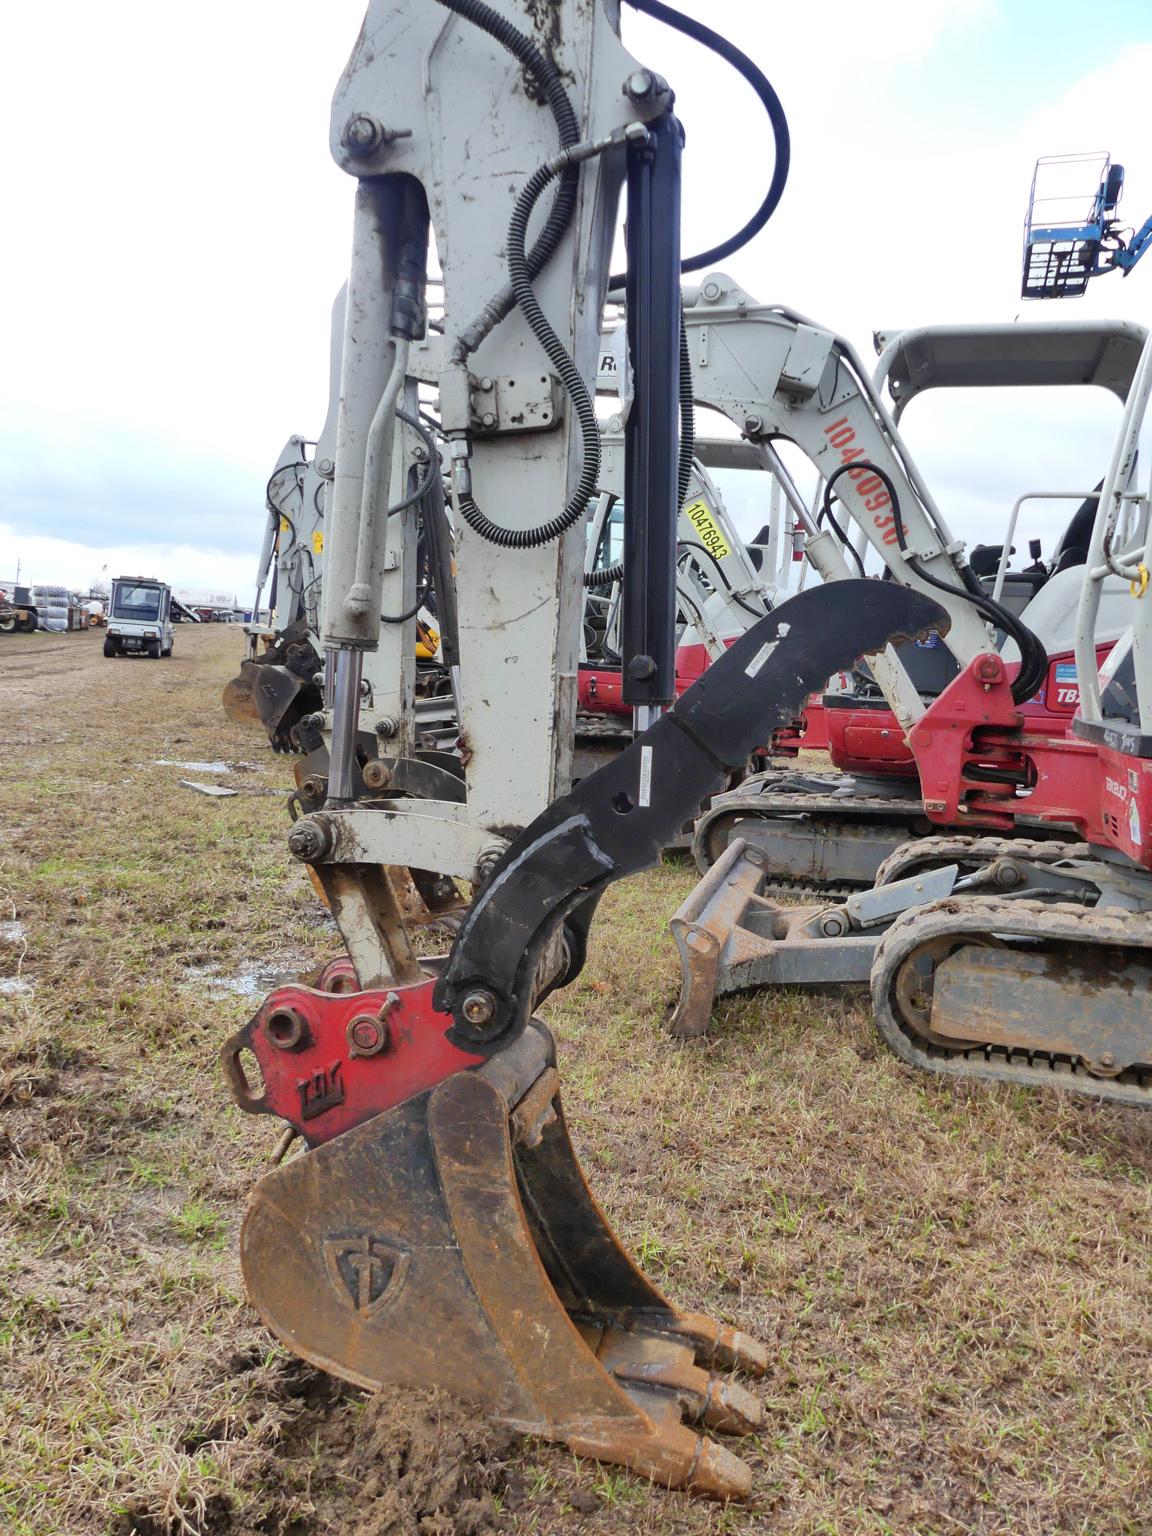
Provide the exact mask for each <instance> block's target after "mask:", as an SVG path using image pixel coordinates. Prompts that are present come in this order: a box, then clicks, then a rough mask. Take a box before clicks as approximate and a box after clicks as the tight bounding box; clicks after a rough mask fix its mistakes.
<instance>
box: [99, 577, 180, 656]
mask: <svg viewBox="0 0 1152 1536" xmlns="http://www.w3.org/2000/svg"><path fill="white" fill-rule="evenodd" d="M171 609H172V589H171V587H169V586H168V585H167V584H166V583H165V582H163V581H157V580H156V579H155V577H152V576H117V578H116V580H115V581H114V582H113V583H112V602H111V604H110V606H109V609H108V633H107V634H106V635H105V637H104V654H105V656H131V655H133V654H135V655H139V656H148V657H151V658H152V660H153V661H155V660H158V659H159V658H160V657H161V656H171V654H172V643H173V634H172V614H171Z"/></svg>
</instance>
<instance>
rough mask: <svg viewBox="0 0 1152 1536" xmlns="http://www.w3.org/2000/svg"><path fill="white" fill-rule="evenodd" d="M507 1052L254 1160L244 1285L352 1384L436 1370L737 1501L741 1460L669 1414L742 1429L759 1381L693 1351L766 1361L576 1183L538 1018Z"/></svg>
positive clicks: (647, 1469) (523, 1421)
mask: <svg viewBox="0 0 1152 1536" xmlns="http://www.w3.org/2000/svg"><path fill="white" fill-rule="evenodd" d="M515 1050H516V1051H517V1052H518V1053H519V1056H520V1058H521V1065H522V1067H523V1068H524V1070H521V1071H518V1072H514V1071H510V1070H509V1064H508V1062H507V1061H501V1059H500V1058H499V1057H497V1058H494V1059H493V1060H492V1061H491V1062H490V1063H488V1064H487V1065H485V1066H484V1067H483V1068H480V1069H478V1070H476V1071H470V1072H460V1073H457V1074H456V1075H455V1076H452V1077H449V1078H447V1079H445V1080H444V1081H443V1082H441V1083H439V1084H437V1085H436V1086H435V1087H433V1088H431V1089H429V1090H428V1091H426V1092H424V1093H420V1094H417V1095H416V1096H414V1097H413V1098H411V1099H408V1100H407V1101H405V1102H404V1103H403V1104H400V1105H398V1106H397V1107H396V1108H394V1109H390V1110H388V1111H386V1112H385V1113H384V1114H381V1115H378V1116H376V1117H375V1118H374V1119H372V1120H369V1121H367V1122H365V1123H364V1124H362V1125H360V1126H357V1127H356V1128H355V1129H354V1130H351V1131H347V1132H345V1133H344V1134H343V1135H341V1136H338V1137H336V1138H335V1139H334V1140H332V1141H328V1142H325V1143H324V1144H323V1145H322V1146H320V1147H318V1148H316V1149H315V1150H313V1151H310V1152H308V1153H306V1154H304V1155H302V1156H300V1157H297V1158H295V1159H293V1160H291V1161H288V1162H286V1163H283V1164H281V1165H280V1166H279V1167H278V1168H276V1169H274V1170H273V1171H272V1172H270V1173H268V1174H266V1175H265V1176H264V1178H263V1179H261V1180H260V1182H259V1184H257V1186H256V1187H255V1189H254V1190H253V1193H252V1197H251V1201H250V1204H249V1208H248V1212H247V1215H246V1217H245V1221H244V1227H243V1231H242V1234H241V1261H242V1264H243V1269H244V1277H245V1282H246V1284H247V1287H248V1293H249V1295H250V1297H251V1298H252V1300H253V1302H254V1304H255V1305H256V1307H257V1308H258V1310H259V1311H260V1313H261V1315H262V1316H263V1318H264V1320H265V1322H266V1323H267V1324H268V1326H269V1327H270V1328H271V1330H272V1331H273V1333H275V1334H276V1335H277V1337H278V1338H280V1339H281V1340H282V1341H283V1343H284V1344H286V1345H287V1346H288V1347H289V1348H290V1349H292V1350H294V1351H295V1352H296V1353H297V1354H299V1355H301V1356H302V1357H303V1358H304V1359H306V1360H309V1361H311V1362H312V1363H313V1364H315V1365H318V1366H320V1367H322V1368H323V1369H325V1370H328V1371H331V1372H332V1373H333V1374H335V1375H338V1376H341V1377H343V1378H345V1379H346V1380H348V1381H352V1382H354V1383H356V1384H358V1385H360V1386H363V1387H368V1388H372V1389H376V1390H381V1389H387V1388H391V1389H400V1390H404V1389H418V1388H423V1387H430V1386H437V1387H441V1388H444V1389H446V1390H447V1391H450V1392H452V1393H453V1394H455V1395H456V1396H458V1397H461V1398H464V1399H466V1400H469V1401H471V1402H474V1403H476V1404H477V1405H478V1406H480V1407H482V1408H483V1409H484V1410H485V1411H487V1412H489V1413H491V1414H492V1415H493V1416H494V1417H496V1418H499V1419H501V1420H503V1421H504V1422H506V1423H507V1424H509V1425H510V1426H512V1427H513V1428H515V1429H518V1430H520V1431H522V1432H524V1433H529V1434H535V1435H540V1436H543V1437H545V1438H548V1439H552V1440H558V1441H562V1442H564V1443H565V1444H567V1445H568V1446H570V1447H571V1449H572V1450H573V1451H575V1452H576V1453H577V1454H579V1455H585V1456H591V1457H594V1458H596V1459H598V1460H600V1461H607V1462H613V1463H617V1464H620V1465H623V1466H627V1467H630V1468H632V1469H634V1470H635V1471H637V1472H639V1473H640V1474H642V1475H643V1476H645V1477H649V1478H651V1479H653V1480H654V1481H656V1482H659V1483H662V1484H664V1485H666V1486H668V1487H672V1488H686V1489H689V1490H691V1491H694V1492H697V1493H701V1494H706V1495H711V1496H714V1497H717V1498H742V1497H744V1496H745V1495H746V1494H747V1493H748V1492H749V1489H750V1487H751V1471H750V1469H749V1468H748V1467H747V1466H746V1465H745V1463H744V1462H742V1461H741V1460H740V1459H739V1458H738V1457H736V1456H734V1455H733V1454H732V1453H731V1452H729V1451H727V1450H725V1449H724V1448H723V1447H722V1446H719V1445H717V1444H715V1443H713V1442H712V1441H710V1440H708V1439H707V1438H705V1437H703V1436H701V1435H700V1434H699V1433H698V1432H696V1431H695V1430H693V1429H691V1428H689V1427H688V1425H687V1424H686V1423H685V1422H684V1417H685V1415H686V1416H687V1417H688V1418H689V1419H691V1420H693V1421H699V1422H702V1423H703V1424H704V1425H705V1426H707V1427H708V1428H716V1429H722V1430H724V1431H728V1432H733V1433H741V1434H742V1433H749V1432H751V1431H752V1430H754V1429H755V1428H756V1427H757V1426H758V1424H759V1421H760V1417H759V1405H758V1404H757V1403H756V1401H755V1399H753V1398H752V1397H751V1395H750V1394H749V1393H747V1392H746V1391H745V1390H744V1389H742V1388H740V1387H738V1386H736V1384H735V1383H721V1382H719V1381H718V1380H717V1379H716V1378H715V1377H714V1376H712V1375H710V1374H709V1372H708V1371H706V1370H703V1369H701V1368H700V1367H699V1366H698V1365H697V1364H696V1361H697V1359H698V1358H699V1357H700V1356H702V1355H703V1356H708V1357H710V1358H711V1360H712V1362H713V1363H715V1364H717V1365H719V1364H721V1363H723V1362H727V1361H730V1362H731V1363H732V1364H733V1365H739V1366H744V1365H746V1364H747V1365H750V1366H751V1368H752V1369H753V1370H763V1368H764V1367H765V1366H766V1363H767V1362H766V1358H765V1357H764V1355H763V1352H762V1351H758V1350H757V1348H756V1347H755V1346H753V1345H752V1343H751V1341H748V1340H745V1339H744V1337H743V1335H740V1334H738V1333H735V1332H734V1331H733V1330H728V1329H725V1328H723V1327H722V1325H720V1324H719V1323H716V1322H714V1321H713V1320H712V1319H709V1318H700V1317H696V1316H693V1315H685V1314H682V1313H679V1312H678V1311H677V1310H676V1309H675V1308H674V1307H672V1306H671V1305H670V1304H669V1303H668V1302H667V1301H666V1300H665V1298H664V1297H663V1296H662V1295H661V1294H660V1292H659V1291H658V1290H657V1289H656V1287H655V1286H654V1285H653V1284H652V1282H651V1281H650V1280H649V1279H648V1278H647V1276H646V1275H644V1273H643V1272H642V1271H641V1270H640V1269H639V1268H638V1267H637V1266H636V1265H635V1264H634V1263H633V1262H632V1260H631V1258H630V1257H629V1256H628V1254H627V1253H626V1252H625V1251H624V1250H623V1249H622V1248H621V1246H620V1244H619V1243H618V1241H617V1239H616V1237H615V1236H614V1234H613V1233H612V1231H611V1228H610V1227H609V1226H608V1224H607V1222H606V1220H605V1219H604V1216H603V1214H602V1213H601V1211H600V1209H599V1207H598V1206H597V1205H596V1202H595V1200H594V1199H593V1198H592V1196H591V1194H590V1193H589V1191H588V1188H587V1185H586V1184H585V1183H584V1178H583V1175H582V1173H581V1171H580V1167H579V1164H578V1163H577V1161H576V1157H575V1153H574V1151H573V1149H572V1144H571V1141H570V1139H569V1137H568V1132H567V1128H566V1126H565V1123H564V1115H563V1110H562V1107H561V1104H560V1098H559V1093H558V1084H557V1081H556V1077H555V1072H554V1069H553V1067H552V1056H551V1042H550V1040H549V1039H548V1037H547V1034H546V1032H545V1031H544V1030H543V1029H542V1028H540V1027H539V1026H536V1025H532V1026H529V1029H528V1030H527V1031H526V1032H525V1035H524V1036H523V1037H522V1039H521V1041H520V1042H518V1043H517V1046H516V1047H515ZM540 1084H543V1087H542V1088H541V1087H538V1085H540ZM545 1095H546V1096H547V1098H548V1105H547V1106H545V1105H544V1104H543V1102H542V1099H543V1097H544V1096H545ZM524 1103H527V1104H528V1105H529V1106H530V1109H531V1113H530V1114H529V1115H528V1116H527V1117H521V1120H520V1122H519V1124H520V1128H521V1129H520V1133H519V1134H518V1132H517V1122H516V1119H515V1114H514V1112H515V1110H516V1107H517V1105H520V1104H524ZM545 1107H547V1108H548V1109H549V1110H550V1112H549V1113H544V1112H543V1110H544V1109H545ZM525 1127H526V1128H527V1131H528V1132H530V1134H526V1133H525Z"/></svg>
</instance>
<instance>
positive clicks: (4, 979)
mask: <svg viewBox="0 0 1152 1536" xmlns="http://www.w3.org/2000/svg"><path fill="white" fill-rule="evenodd" d="M31 996H32V983H31V982H30V981H25V980H24V978H23V976H0V997H31Z"/></svg>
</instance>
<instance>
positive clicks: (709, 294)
mask: <svg viewBox="0 0 1152 1536" xmlns="http://www.w3.org/2000/svg"><path fill="white" fill-rule="evenodd" d="M703 293H704V297H705V298H706V299H707V300H708V302H709V303H710V304H715V302H716V300H717V299H718V298H719V297H720V284H719V283H715V282H711V281H709V282H707V283H705V284H704V289H703Z"/></svg>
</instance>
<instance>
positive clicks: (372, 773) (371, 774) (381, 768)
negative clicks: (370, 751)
mask: <svg viewBox="0 0 1152 1536" xmlns="http://www.w3.org/2000/svg"><path fill="white" fill-rule="evenodd" d="M363 773H364V782H365V784H367V786H368V788H369V789H387V788H388V786H389V784H390V783H391V782H392V770H391V768H389V766H388V764H387V763H382V762H381V761H380V759H379V758H376V759H374V760H373V761H372V762H370V763H365V764H364V769H363Z"/></svg>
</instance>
